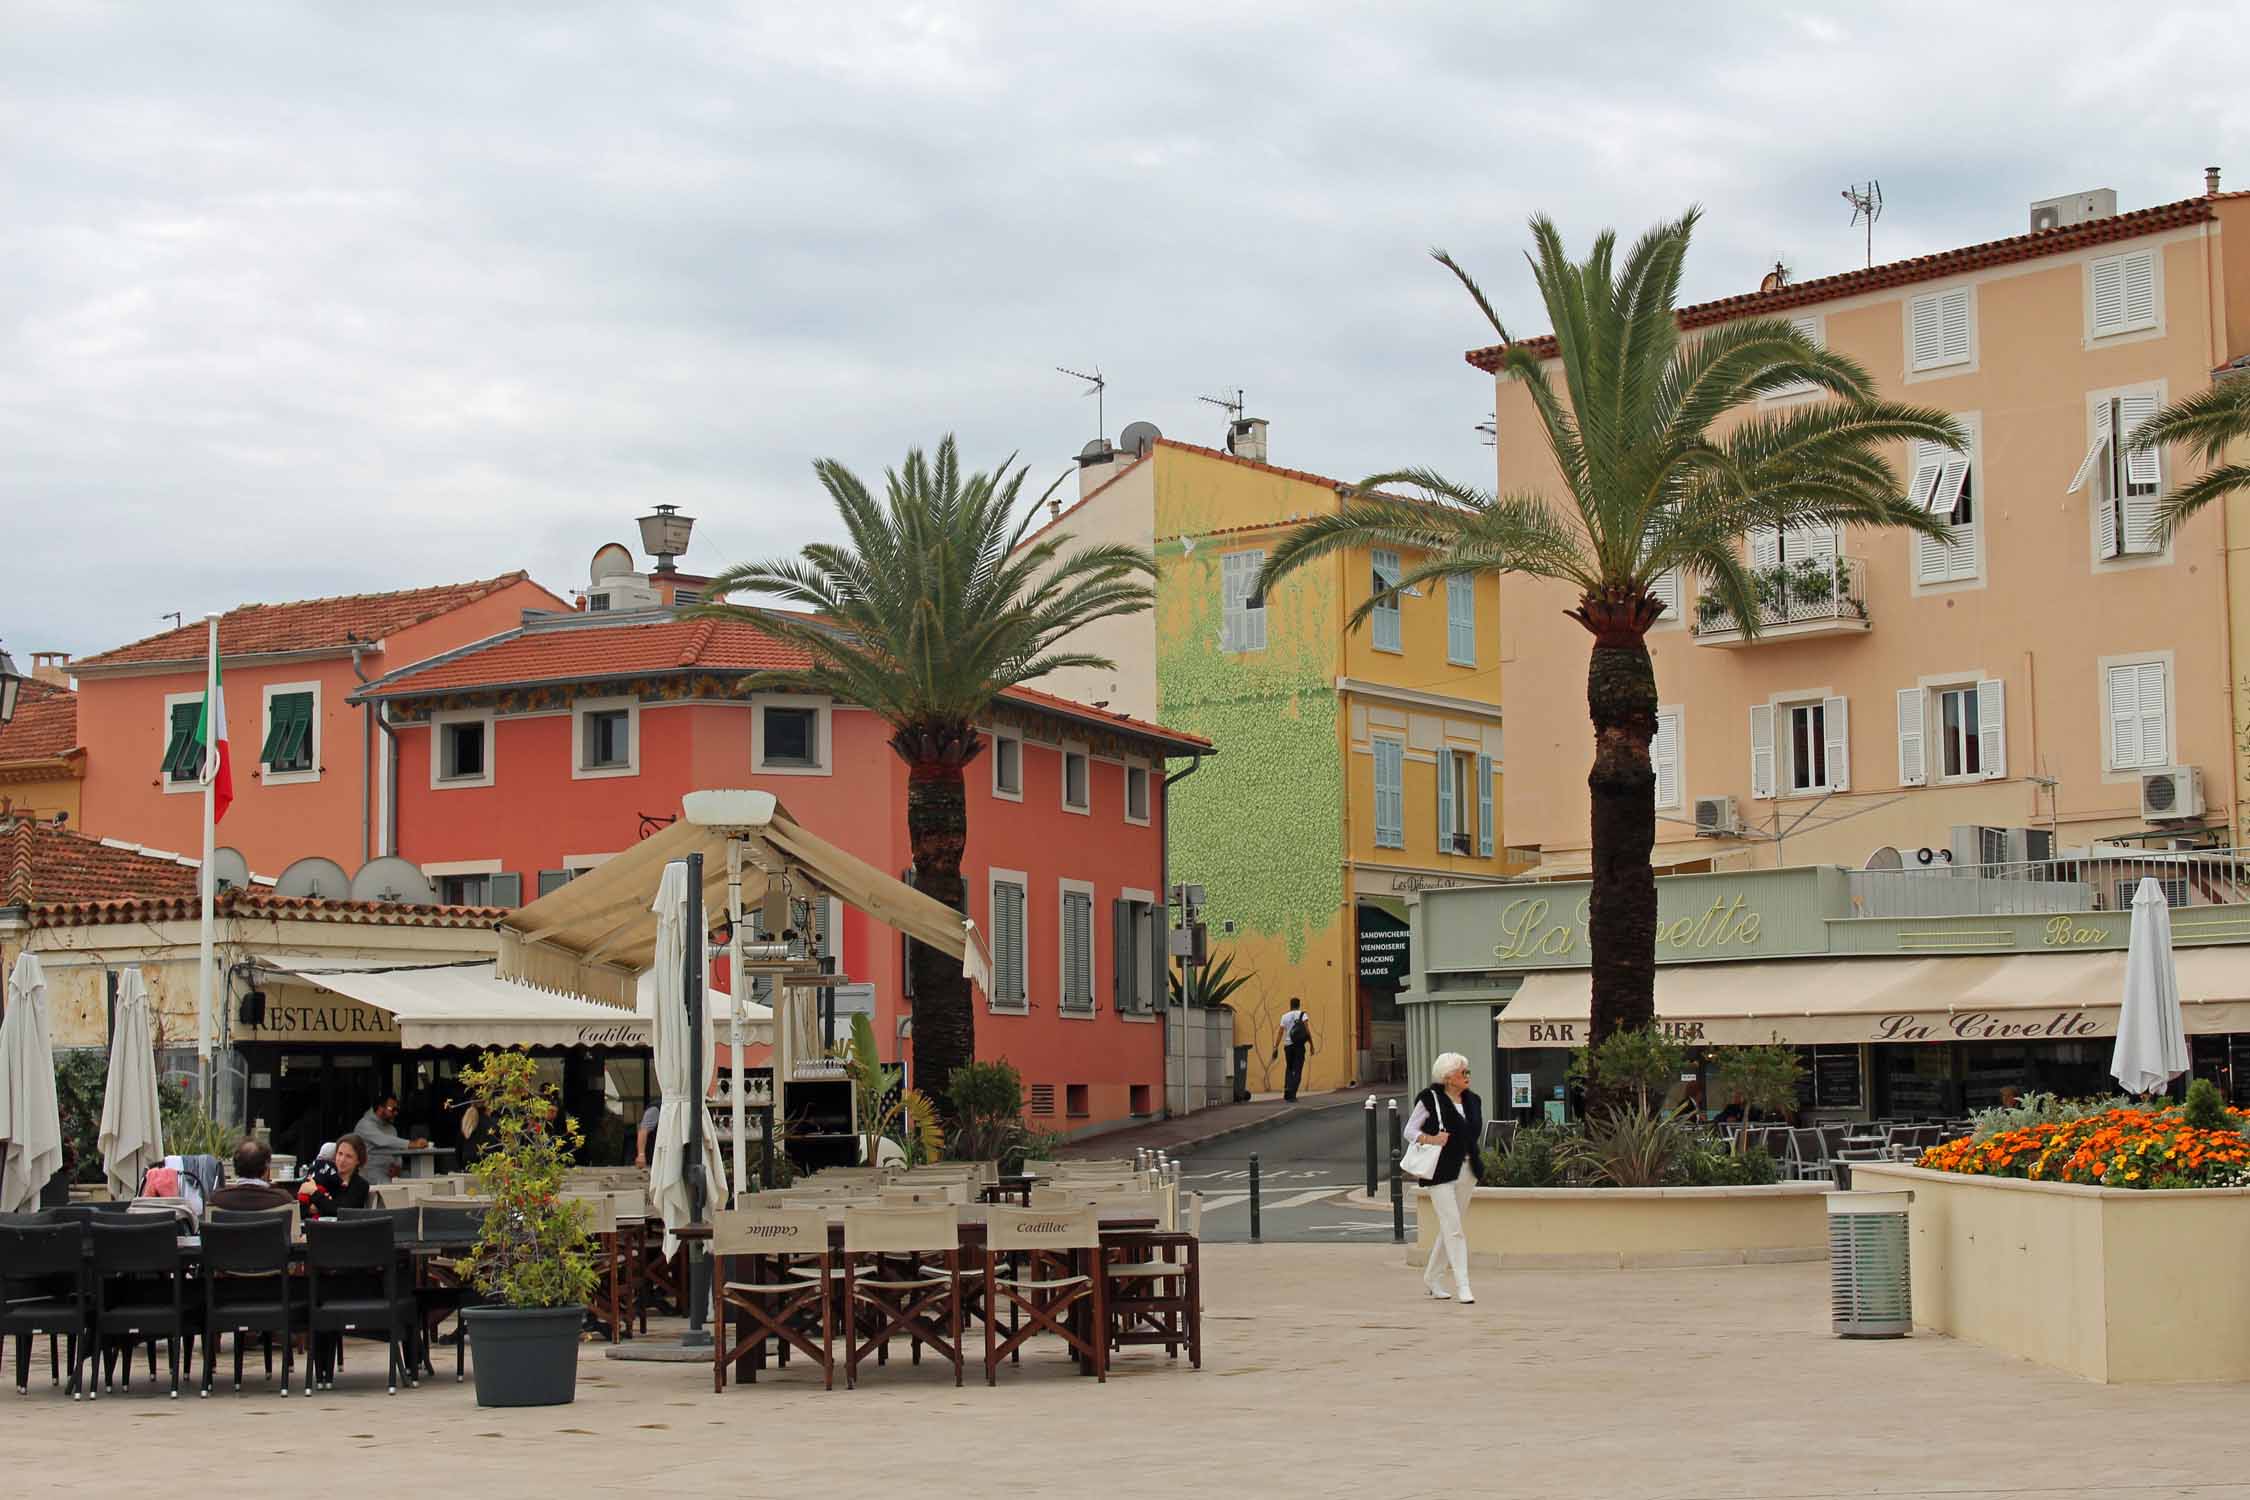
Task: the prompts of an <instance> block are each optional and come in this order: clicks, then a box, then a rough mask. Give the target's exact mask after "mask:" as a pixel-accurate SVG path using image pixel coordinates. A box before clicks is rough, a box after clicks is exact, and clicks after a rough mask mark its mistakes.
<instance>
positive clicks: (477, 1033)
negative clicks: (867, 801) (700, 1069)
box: [278, 963, 773, 1051]
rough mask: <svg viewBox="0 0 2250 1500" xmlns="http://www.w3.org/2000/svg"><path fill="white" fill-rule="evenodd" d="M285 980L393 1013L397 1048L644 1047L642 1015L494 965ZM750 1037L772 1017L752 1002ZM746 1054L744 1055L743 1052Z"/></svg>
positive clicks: (763, 1032)
mask: <svg viewBox="0 0 2250 1500" xmlns="http://www.w3.org/2000/svg"><path fill="white" fill-rule="evenodd" d="M278 972H279V973H281V974H282V975H283V977H286V978H288V979H293V980H296V981H297V982H299V983H302V984H309V985H313V986H316V987H317V988H320V989H324V990H328V991H330V992H331V993H333V994H338V995H342V996H344V997H345V998H346V999H349V1000H359V1001H363V1002H365V1003H366V1004H368V1005H372V1006H375V1007H377V1008H378V1009H381V1010H385V1011H388V1012H390V1014H391V1015H392V1016H393V1017H395V1018H396V1019H397V1021H398V1033H399V1045H400V1046H401V1047H404V1048H406V1049H408V1050H410V1051H411V1050H413V1049H416V1048H421V1047H646V1046H649V1045H650V1036H649V1019H648V1016H647V1015H646V1014H641V1013H636V1012H634V1011H620V1010H618V1009H617V1008H616V1007H614V1006H609V1005H597V1004H595V1003H593V1002H592V1001H590V1000H581V999H578V998H577V997H575V996H571V995H557V994H553V993H550V992H549V991H546V990H536V989H533V988H531V987H530V986H529V985H522V984H516V983H513V982H511V981H509V980H506V979H502V978H500V977H499V976H498V975H497V974H496V973H495V972H494V968H493V965H491V964H488V963H486V964H469V965H463V966H460V967H447V968H432V969H393V970H390V971H388V972H385V973H366V972H361V971H358V970H352V971H347V972H343V973H335V972H327V971H323V970H319V969H313V968H310V967H309V966H308V967H307V968H304V969H284V970H280V971H278ZM731 1003H732V1002H731V1001H730V999H729V998H728V996H726V995H725V994H724V993H722V992H720V991H716V990H714V991H712V992H711V993H710V1005H711V1025H712V1029H713V1031H714V1032H716V1033H717V1034H719V1035H722V1036H723V1035H725V1034H726V1028H727V1026H728V1025H729V1024H730V1022H729V1019H728V1009H729V1006H730V1005H731ZM746 1014H747V1015H748V1016H749V1018H750V1021H749V1024H748V1025H747V1026H746V1027H745V1030H746V1032H747V1033H748V1039H749V1040H753V1041H759V1042H765V1041H770V1040H771V1038H772V1035H773V1012H772V1011H771V1010H769V1009H767V1008H766V1007H765V1006H763V1005H759V1004H757V1003H756V1002H754V1001H753V1002H751V1003H750V1004H749V1005H748V1007H747V1010H746ZM745 1050H747V1049H745Z"/></svg>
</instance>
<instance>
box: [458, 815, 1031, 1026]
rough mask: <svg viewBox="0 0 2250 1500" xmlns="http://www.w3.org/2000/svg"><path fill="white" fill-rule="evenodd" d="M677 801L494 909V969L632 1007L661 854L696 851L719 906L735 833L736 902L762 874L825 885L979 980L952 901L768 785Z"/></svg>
mask: <svg viewBox="0 0 2250 1500" xmlns="http://www.w3.org/2000/svg"><path fill="white" fill-rule="evenodd" d="M684 809H685V810H684V812H683V813H682V815H681V817H680V819H679V821H678V822H676V823H674V824H672V825H671V826H670V827H669V828H666V829H664V830H662V831H661V832H659V833H656V834H653V835H651V836H650V837H648V838H645V839H643V840H641V841H640V842H639V843H637V844H635V845H633V846H632V847H631V848H630V849H627V850H625V851H624V852H622V853H620V854H617V855H614V856H613V857H611V858H609V859H607V860H604V861H603V862H602V863H601V864H599V865H597V866H595V867H594V868H593V869H591V870H589V871H587V872H586V873H585V874H583V875H581V876H579V877H578V878H577V879H576V880H573V881H571V882H570V883H569V884H568V885H565V886H563V887H562V888H561V889H560V890H557V891H555V892H554V893H553V894H551V895H547V896H542V897H540V898H539V899H538V900H537V901H534V902H532V903H531V904H530V905H529V906H526V907H522V908H520V909H518V910H516V911H513V912H510V913H509V914H508V915H507V916H506V917H505V918H503V919H502V920H501V922H500V924H499V927H500V976H501V977H502V978H504V979H512V980H515V981H517V982H518V983H521V984H527V985H531V986H534V987H535V988H538V989H543V990H553V991H555V992H557V993H559V994H565V995H576V996H579V997H581V998H583V999H586V1000H592V1001H597V1002H599V1003H601V1004H604V1005H613V1006H617V1007H618V1008H620V1009H624V1010H630V1009H632V1007H633V1004H634V991H635V984H636V981H637V980H638V978H639V976H640V974H641V972H642V971H643V970H645V969H647V968H648V967H649V965H650V964H651V963H652V962H653V961H654V957H655V951H656V914H655V913H654V912H653V911H651V910H650V909H649V907H650V903H651V902H652V901H653V900H654V899H655V895H656V884H657V880H658V878H659V877H660V876H661V875H662V874H663V872H664V867H665V865H667V864H669V863H670V862H671V861H673V860H675V859H685V858H686V857H687V856H688V855H690V854H696V853H700V854H702V856H703V899H704V906H705V909H706V910H707V911H710V912H712V913H714V914H716V913H718V912H722V911H724V910H725V897H726V883H727V845H728V843H729V842H730V841H740V843H741V845H742V850H743V891H742V901H743V906H744V908H745V909H748V908H752V907H755V906H758V905H759V904H760V903H762V902H763V901H764V899H765V896H766V889H767V886H768V884H769V882H771V881H773V880H776V879H786V881H787V882H788V885H789V888H790V891H791V893H792V894H794V895H798V896H804V895H810V894H812V893H814V892H816V891H823V892H826V893H828V894H829V895H832V896H836V897H838V898H840V899H841V900H843V901H844V902H845V903H846V904H848V905H851V906H855V907H857V908H859V909H860V910H861V911H863V912H865V913H867V914H868V915H869V916H871V917H873V918H874V919H875V920H876V921H878V922H882V923H885V924H887V925H888V926H890V927H892V928H895V929H896V930H898V931H899V932H902V933H905V934H906V935H907V936H909V937H912V938H913V939H914V940H915V941H917V942H920V943H926V944H928V945H929V946H930V947H933V948H936V949H938V950H940V951H941V952H944V953H949V954H952V955H953V956H954V957H956V958H959V959H961V960H962V965H963V969H964V972H966V973H968V974H970V975H971V977H973V978H975V979H976V980H977V982H978V983H979V985H980V986H984V987H986V988H989V983H988V977H989V975H990V974H991V972H992V970H991V959H990V957H989V956H988V955H987V954H986V953H985V950H984V945H983V943H982V942H980V941H979V940H978V938H977V936H976V931H975V929H974V927H973V926H972V925H971V924H970V923H969V922H968V920H967V919H966V918H964V917H963V916H962V915H961V913H959V912H957V911H954V910H953V909H952V908H951V907H948V906H946V905H944V904H943V903H942V902H939V901H935V900H932V899H931V898H930V897H928V896H925V895H923V894H922V893H921V892H920V891H917V890H915V889H914V888H913V887H912V886H910V885H907V884H906V883H905V882H904V881H901V880H897V879H894V878H893V877H891V876H889V875H886V874H884V873H883V872H882V871H881V870H878V869H876V868H875V867H874V866H873V865H871V864H869V863H867V862H866V861H865V860H863V859H861V858H859V857H858V856H857V855H854V854H848V853H846V852H845V851H843V850H842V849H839V848H837V847H836V846H835V845H834V844H831V843H829V842H828V841H827V840H825V839H823V838H821V837H819V836H818V835H817V834H815V833H813V832H812V830H810V829H808V828H806V827H805V826H804V825H803V824H802V823H799V822H797V821H796V820H795V819H794V818H792V817H790V816H789V813H788V810H787V809H785V808H784V807H782V806H781V804H780V803H778V802H777V801H775V800H774V797H773V794H772V793H770V792H759V791H701V792H690V793H689V794H688V795H687V797H686V798H685V800H684Z"/></svg>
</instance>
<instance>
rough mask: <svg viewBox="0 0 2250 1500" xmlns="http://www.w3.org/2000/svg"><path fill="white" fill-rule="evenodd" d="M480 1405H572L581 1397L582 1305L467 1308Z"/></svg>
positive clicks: (463, 1313)
mask: <svg viewBox="0 0 2250 1500" xmlns="http://www.w3.org/2000/svg"><path fill="white" fill-rule="evenodd" d="M461 1318H462V1321H463V1322H464V1323H466V1324H467V1325H468V1329H469V1352H470V1359H471V1362H472V1363H473V1364H474V1365H475V1367H476V1378H477V1405H479V1406H567V1405H569V1404H570V1403H571V1402H572V1401H574V1400H576V1399H577V1397H578V1331H579V1329H580V1328H582V1327H584V1326H585V1322H586V1309H585V1308H583V1307H466V1308H463V1309H462V1310H461Z"/></svg>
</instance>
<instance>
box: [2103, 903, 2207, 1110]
mask: <svg viewBox="0 0 2250 1500" xmlns="http://www.w3.org/2000/svg"><path fill="white" fill-rule="evenodd" d="M2187 1070H2188V1045H2187V1031H2186V1028H2185V1026H2184V1024H2183V1023H2182V1022H2181V1020H2180V976H2179V972H2178V969H2177V967H2176V966H2175V965H2174V963H2173V960H2172V908H2171V904H2170V903H2169V902H2167V901H2166V900H2165V899H2164V887H2163V886H2161V885H2158V884H2157V883H2156V882H2155V881H2153V880H2150V879H2146V878H2143V879H2142V881H2141V887H2140V889H2139V890H2137V891H2135V892H2134V893H2133V925H2132V928H2131V930H2130V932H2129V933H2128V935H2127V937H2126V943H2125V988H2124V1000H2123V1003H2122V1005H2121V1006H2120V1007H2119V1009H2118V1013H2117V1045H2116V1047H2115V1048H2113V1049H2112V1050H2111V1052H2110V1056H2109V1074H2110V1076H2111V1077H2112V1078H2114V1079H2116V1080H2117V1081H2118V1083H2119V1084H2121V1085H2123V1086H2124V1088H2125V1090H2126V1091H2127V1092H2128V1093H2134V1094H2148V1093H2153V1092H2155V1091H2156V1090H2157V1089H2160V1088H2162V1087H2164V1086H2165V1085H2166V1084H2168V1083H2170V1082H2171V1081H2172V1080H2173V1079H2174V1078H2177V1077H2178V1076H2179V1075H2180V1074H2182V1073H2185V1072H2186V1071H2187Z"/></svg>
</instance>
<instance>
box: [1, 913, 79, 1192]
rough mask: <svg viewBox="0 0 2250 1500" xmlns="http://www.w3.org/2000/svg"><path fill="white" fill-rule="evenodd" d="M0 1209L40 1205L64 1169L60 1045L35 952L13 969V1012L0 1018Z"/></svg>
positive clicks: (10, 976)
mask: <svg viewBox="0 0 2250 1500" xmlns="http://www.w3.org/2000/svg"><path fill="white" fill-rule="evenodd" d="M0 1140H5V1141H7V1143H8V1149H7V1154H6V1156H5V1157H0V1213H23V1212H26V1211H28V1210H30V1209H34V1208H37V1207H38V1206H39V1194H40V1191H41V1190H42V1189H44V1188H45V1187H46V1186H47V1179H48V1178H50V1177H52V1176H54V1175H55V1174H56V1173H57V1172H59V1171H61V1170H62V1160H63V1153H62V1110H61V1108H60V1107H59V1106H57V1104H56V1103H55V1049H54V1044H53V1043H52V1042H51V1041H50V1040H49V1038H48V1034H47V976H46V974H45V972H43V971H42V970H41V969H40V967H39V960H38V959H36V958H34V957H32V956H31V955H30V954H29V953H19V954H17V955H16V966H15V968H13V969H12V970H10V971H9V973H8V1016H7V1019H6V1020H5V1021H0Z"/></svg>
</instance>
